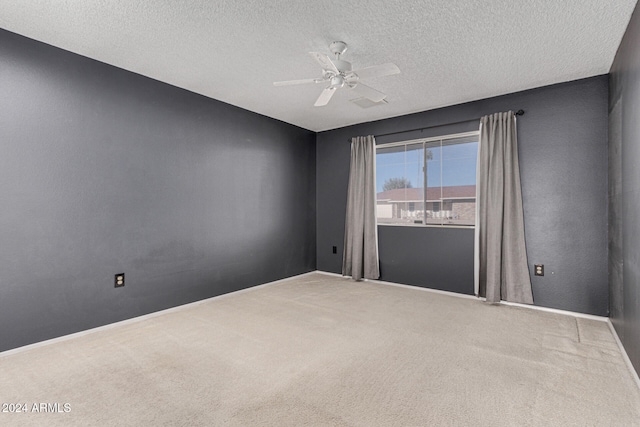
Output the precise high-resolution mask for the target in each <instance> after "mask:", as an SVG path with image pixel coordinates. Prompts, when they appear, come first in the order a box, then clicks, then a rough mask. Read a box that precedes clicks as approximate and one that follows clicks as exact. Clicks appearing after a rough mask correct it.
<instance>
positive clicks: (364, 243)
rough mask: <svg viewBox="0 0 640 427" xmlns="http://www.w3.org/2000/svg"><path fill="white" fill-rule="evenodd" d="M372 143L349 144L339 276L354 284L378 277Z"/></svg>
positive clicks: (367, 138)
mask: <svg viewBox="0 0 640 427" xmlns="http://www.w3.org/2000/svg"><path fill="white" fill-rule="evenodd" d="M375 156H376V150H375V140H374V138H373V136H359V137H356V138H353V139H352V140H351V168H350V169H349V189H348V193H347V215H346V219H345V230H344V256H343V258H342V275H343V276H351V277H353V279H354V280H361V279H363V278H365V279H377V278H379V277H380V268H379V264H378V228H377V226H376V172H375Z"/></svg>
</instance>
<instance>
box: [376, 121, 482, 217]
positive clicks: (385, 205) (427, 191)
mask: <svg viewBox="0 0 640 427" xmlns="http://www.w3.org/2000/svg"><path fill="white" fill-rule="evenodd" d="M477 155H478V132H469V133H465V134H457V135H446V136H441V137H436V138H426V139H419V140H412V141H403V142H394V143H390V144H382V145H378V146H377V147H376V192H377V197H376V215H377V218H378V224H422V225H458V226H473V225H475V218H476V161H477Z"/></svg>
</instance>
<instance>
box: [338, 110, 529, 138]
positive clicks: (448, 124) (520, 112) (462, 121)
mask: <svg viewBox="0 0 640 427" xmlns="http://www.w3.org/2000/svg"><path fill="white" fill-rule="evenodd" d="M513 114H514V115H516V116H523V115H524V110H518V111H516V112H515V113H513ZM474 120H480V118H479V117H478V118H477V119H469V120H461V121H459V122H452V123H443V124H441V125H435V126H428V127H423V128H416V129H408V130H401V131H399V132H389V133H381V134H380V135H374V138H379V137H381V136H389V135H397V134H399V133H407V132H415V131H418V130H419V131H423V130H425V129H431V128H435V127H441V126H450V125H457V124H459V123H466V122H472V121H474ZM348 141H349V142H351V139H349V140H348Z"/></svg>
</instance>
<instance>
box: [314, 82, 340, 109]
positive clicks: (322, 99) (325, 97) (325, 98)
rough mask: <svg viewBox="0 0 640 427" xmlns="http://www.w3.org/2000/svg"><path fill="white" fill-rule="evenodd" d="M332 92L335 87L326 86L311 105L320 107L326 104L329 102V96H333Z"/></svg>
mask: <svg viewBox="0 0 640 427" xmlns="http://www.w3.org/2000/svg"><path fill="white" fill-rule="evenodd" d="M334 93H336V88H334V87H328V88H326V89H325V90H323V91H322V93H321V94H320V96H319V97H318V99H317V101H316V103H315V104H313V106H314V107H322V106H324V105H327V104H328V103H329V101H330V100H331V97H332V96H333V94H334Z"/></svg>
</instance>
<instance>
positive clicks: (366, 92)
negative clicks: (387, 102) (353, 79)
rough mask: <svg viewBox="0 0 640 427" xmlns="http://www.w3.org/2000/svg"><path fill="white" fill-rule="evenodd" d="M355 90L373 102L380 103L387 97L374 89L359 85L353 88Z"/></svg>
mask: <svg viewBox="0 0 640 427" xmlns="http://www.w3.org/2000/svg"><path fill="white" fill-rule="evenodd" d="M353 90H354V91H356V92H357V93H359V94H360V95H361V96H364V97H365V98H368V99H370V100H372V101H373V102H380V101H382V100H383V99H385V98H386V97H387V95H385V94H384V93H382V92H379V91H377V90H375V89H374V88H372V87H369V86H367V85H363V84H362V83H358V84H356V85H355V86H354V87H353Z"/></svg>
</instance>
